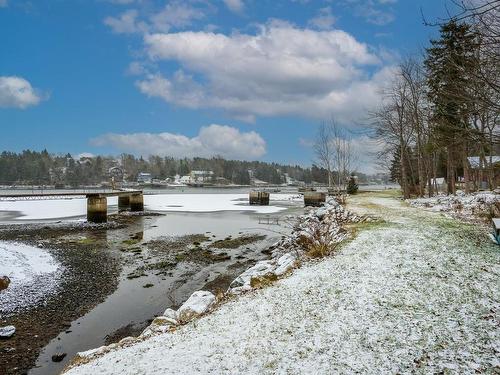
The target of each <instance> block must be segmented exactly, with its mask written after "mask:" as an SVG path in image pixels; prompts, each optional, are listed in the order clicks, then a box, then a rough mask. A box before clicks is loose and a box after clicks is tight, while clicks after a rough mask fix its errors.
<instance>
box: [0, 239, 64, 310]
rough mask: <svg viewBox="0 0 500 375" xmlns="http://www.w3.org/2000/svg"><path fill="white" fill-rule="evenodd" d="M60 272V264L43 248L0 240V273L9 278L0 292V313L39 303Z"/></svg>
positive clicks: (55, 283) (57, 279) (51, 288)
mask: <svg viewBox="0 0 500 375" xmlns="http://www.w3.org/2000/svg"><path fill="white" fill-rule="evenodd" d="M61 274H62V270H61V265H60V264H59V263H58V262H57V261H56V260H55V259H54V258H53V257H52V255H51V254H50V253H49V252H47V250H44V249H40V248H36V247H33V246H28V245H24V244H21V243H16V242H7V241H0V276H8V277H9V278H10V280H11V283H10V285H9V287H8V288H7V289H5V290H3V291H1V292H0V313H1V314H9V313H11V312H13V311H16V310H19V309H22V308H25V307H29V306H32V305H34V304H37V303H39V302H40V301H41V300H43V299H44V298H45V297H46V296H47V295H48V294H49V293H51V292H53V291H54V289H56V288H57V285H58V282H59V278H60V276H61Z"/></svg>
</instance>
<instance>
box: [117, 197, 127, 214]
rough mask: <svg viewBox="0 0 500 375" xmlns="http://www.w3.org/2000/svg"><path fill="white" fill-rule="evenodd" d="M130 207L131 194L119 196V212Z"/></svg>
mask: <svg viewBox="0 0 500 375" xmlns="http://www.w3.org/2000/svg"><path fill="white" fill-rule="evenodd" d="M129 208H130V195H119V196H118V212H122V211H127V210H128V209H129Z"/></svg>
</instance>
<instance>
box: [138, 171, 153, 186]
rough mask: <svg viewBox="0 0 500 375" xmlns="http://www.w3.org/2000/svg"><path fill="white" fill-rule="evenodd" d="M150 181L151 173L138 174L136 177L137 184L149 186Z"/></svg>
mask: <svg viewBox="0 0 500 375" xmlns="http://www.w3.org/2000/svg"><path fill="white" fill-rule="evenodd" d="M152 179H153V178H152V177H151V173H146V172H139V174H138V175H137V182H138V183H139V184H150V183H151V181H152Z"/></svg>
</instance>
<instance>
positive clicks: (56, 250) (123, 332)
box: [0, 211, 276, 374]
mask: <svg viewBox="0 0 500 375" xmlns="http://www.w3.org/2000/svg"><path fill="white" fill-rule="evenodd" d="M247 213H248V214H249V215H245V214H247ZM242 214H243V215H242ZM228 215H229V217H238V216H241V217H242V218H243V219H244V220H249V219H245V218H247V217H248V218H251V217H254V218H255V214H252V213H251V212H234V211H231V212H218V213H215V214H214V213H205V216H204V217H206V218H209V217H221V218H224V217H225V216H228ZM167 216H174V217H177V216H180V217H183V216H185V217H186V220H188V219H189V218H190V217H192V214H191V215H189V214H185V215H184V214H183V213H175V214H170V215H167ZM164 218H166V217H165V215H161V214H160V215H159V214H158V213H145V214H141V215H127V214H125V215H112V216H110V221H109V222H108V223H106V224H88V223H84V222H64V221H63V222H50V223H47V222H43V223H40V222H38V223H25V222H23V223H16V224H4V225H2V226H0V240H4V241H13V240H14V241H16V242H19V243H25V244H29V245H32V246H35V247H38V246H43V247H44V249H46V250H47V251H49V252H50V253H51V254H53V255H54V256H55V257H56V258H57V259H58V260H59V261H61V262H62V263H63V264H64V265H65V268H66V269H67V270H71V272H69V273H68V274H67V275H65V281H64V284H63V285H62V287H61V289H62V293H58V294H57V295H54V296H50V298H49V299H48V303H47V304H46V305H45V306H37V307H34V308H32V309H29V310H27V311H24V312H20V313H18V314H17V315H15V316H11V317H7V318H3V319H2V320H1V322H2V323H1V325H10V324H12V325H14V326H16V328H17V330H16V334H15V335H14V336H13V337H12V338H10V339H8V340H1V341H0V353H2V354H3V355H2V356H1V357H2V359H1V361H0V366H2V367H3V368H5V369H6V371H7V372H6V373H7V374H20V373H25V372H26V371H28V370H30V369H33V370H35V371H31V372H32V373H38V371H36V368H33V366H34V365H35V362H36V361H37V360H40V357H39V356H38V354H39V353H41V351H42V349H43V350H44V351H45V349H46V347H47V345H48V344H49V343H51V342H53V341H54V340H56V337H57V338H58V339H59V338H60V339H61V340H62V341H57V340H56V341H54V342H55V344H56V346H54V347H58V345H60V344H61V343H62V342H67V339H66V336H68V339H69V336H71V335H72V334H76V333H77V332H78V329H79V327H80V321H81V319H82V318H84V317H86V316H87V315H88V314H89V313H91V312H92V311H94V309H95V308H96V307H97V306H101V305H102V302H103V301H104V299H106V298H109V297H110V296H112V295H114V294H116V292H117V291H118V290H120V288H122V287H120V285H122V284H123V282H124V280H123V279H126V277H125V276H126V273H127V272H128V271H126V270H127V269H131V268H133V267H134V266H133V264H143V262H144V261H143V260H141V259H143V258H144V255H145V254H148V253H149V252H150V251H151V249H149V246H150V244H151V242H152V241H151V239H150V237H151V236H152V237H151V238H155V237H156V236H157V234H155V233H156V232H157V229H161V225H160V227H159V228H156V227H157V225H156V224H158V220H159V219H164ZM150 219H151V220H150ZM148 220H149V221H148ZM146 221H147V223H146ZM138 222H141V224H138V225H139V226H137V223H138ZM134 223H136V224H134ZM215 224H216V223H215ZM236 225H238V224H237V223H236ZM261 229H262V230H263V228H261ZM138 231H139V232H138ZM143 231H145V232H144V233H149V232H151V234H150V235H148V237H147V238H146V237H145V238H144V240H140V241H138V240H135V239H134V236H138V234H137V233H141V234H140V236H142V232H143ZM159 232H160V233H161V230H160V231H159ZM235 235H236V237H234V238H235V239H237V236H238V235H237V234H235ZM274 235H276V234H274ZM168 237H169V238H170V236H168ZM181 237H182V235H181ZM210 237H211V238H212V235H210ZM214 237H215V235H214ZM271 237H272V235H271ZM137 238H140V237H137ZM211 238H210V239H211ZM217 238H219V239H217ZM217 238H214V241H215V240H217V241H222V240H223V239H224V237H220V234H217ZM129 239H130V240H129ZM190 241H191V242H189V246H192V243H194V242H196V241H195V240H190ZM217 241H215V242H216V243H217ZM136 242H140V243H138V244H137V245H136ZM261 242H262V240H261V239H260V238H259V239H258V242H256V246H262V245H261ZM263 243H266V242H265V241H264V242H263ZM209 244H210V242H207V243H206V246H207V247H208V246H209ZM187 245H188V244H187ZM138 246H139V247H141V248H143V249H144V250H143V251H142V253H143V255H142V256H141V254H140V253H137V252H136V251H135V250H136V249H137V247H138ZM166 246H167V248H168V244H167V245H166ZM249 246H251V248H252V249H253V248H254V245H251V244H250V245H249ZM195 248H196V246H195ZM103 250H104V251H103ZM214 250H215V252H214V251H212V250H210V252H211V253H214V254H218V253H224V251H220V250H217V249H214ZM144 251H146V253H145V254H144ZM164 251H165V250H163V252H164ZM227 251H229V253H230V254H232V253H234V251H233V250H231V249H228V250H226V252H227ZM235 251H237V252H236V253H235V255H233V256H232V259H231V260H226V256H223V257H221V258H220V259H219V258H217V257H215V258H213V261H212V260H209V261H208V262H209V263H211V262H215V263H213V266H208V268H207V266H203V265H200V266H195V267H194V268H193V267H190V268H189V267H188V268H189V269H192V270H193V271H196V269H199V267H201V268H202V269H206V271H203V272H201V273H200V272H199V271H196V272H198V275H197V276H196V274H195V275H194V276H195V277H196V278H195V279H193V280H188V279H186V277H187V276H182V272H181V273H178V272H176V271H175V270H173V271H174V276H172V277H174V279H175V278H176V277H177V279H176V280H178V282H180V283H181V284H182V285H183V286H182V287H181V288H180V289H178V292H177V293H181V294H180V295H179V296H180V298H184V299H183V300H181V301H180V302H178V304H177V305H172V306H173V307H175V306H179V305H180V304H181V303H182V302H183V301H184V300H185V299H187V297H188V296H189V294H190V293H191V292H192V290H190V288H193V287H192V286H191V287H190V286H189V285H191V284H193V285H197V288H200V287H204V288H209V289H211V290H212V291H213V292H214V293H215V292H217V290H220V289H221V288H222V289H225V288H227V286H228V285H229V283H230V281H231V280H232V278H233V276H235V275H236V274H239V273H241V272H242V271H243V270H244V269H245V268H246V267H247V266H248V264H249V262H252V263H254V262H256V261H257V260H258V259H259V258H260V259H263V258H265V257H266V256H267V255H266V254H265V253H260V251H259V252H258V253H255V254H254V255H252V253H248V251H250V250H245V251H247V253H246V254H242V255H243V256H240V255H238V252H239V251H240V250H235ZM251 251H252V252H255V250H251ZM78 253H80V256H79V255H78ZM82 254H85V256H83V255H82ZM159 256H161V254H160V255H159ZM149 257H150V256H147V258H149ZM178 257H179V261H180V262H182V261H184V262H188V263H189V259H182V260H181V259H180V258H181V255H180V254H179V255H178ZM240 258H241V259H240ZM253 258H255V260H253V261H252V259H253ZM92 259H93V260H92ZM144 259H145V258H144ZM201 259H202V258H200V260H196V259H194V260H193V261H194V262H195V263H197V262H200V261H201ZM146 260H147V259H146ZM147 261H148V262H151V260H147ZM221 261H222V263H221ZM153 263H154V262H153ZM188 263H185V264H188ZM183 264H184V263H183ZM193 264H194V263H193ZM219 264H220V265H219ZM225 264H227V265H225ZM228 266H229V267H228ZM204 267H205V268H204ZM181 268H182V269H183V270H184V271H183V272H188V274H189V273H190V272H192V271H189V270H188V269H186V267H185V266H182V267H181ZM210 269H213V271H209V270H210ZM156 272H157V271H156ZM170 272H171V271H168V270H167V274H165V276H161V275H160V276H154V275H153V274H151V276H148V277H141V278H139V279H135V278H134V279H132V280H130V281H128V280H125V289H124V290H127V285H129V284H130V285H135V284H133V283H136V284H137V285H138V286H139V287H140V288H141V289H142V290H143V291H144V292H148V293H149V292H150V291H153V290H154V289H155V288H159V287H160V286H159V285H160V284H158V286H156V284H157V283H158V282H161V278H165V277H167V279H168V278H169V276H168V273H170ZM179 272H180V271H179ZM214 272H215V273H214ZM147 273H148V274H149V271H148V272H147ZM153 273H155V272H153ZM218 273H220V275H219V276H217V274H218ZM190 277H193V276H190ZM207 278H208V279H207ZM205 279H207V280H205ZM120 280H121V281H120ZM148 280H152V281H148ZM154 280H156V281H154ZM183 280H184V281H183ZM127 283H128V284H127ZM148 283H152V284H154V285H155V286H153V288H149V289H143V287H141V286H142V285H144V286H145V285H146V284H148ZM77 284H80V285H81V288H77V287H76V286H75V285H77ZM184 284H185V285H184ZM87 288H90V289H91V290H92V291H91V292H89V290H87ZM176 288H177V287H176ZM159 291H160V292H161V289H160V290H159ZM156 293H157V292H156ZM183 293H184V295H186V297H181V296H182V295H183ZM187 293H189V294H187ZM82 296H85V298H84V299H81V297H82ZM176 298H178V297H176ZM65 301H66V303H65ZM162 301H163V302H162ZM162 301H160V303H161V304H168V303H169V302H168V300H166V299H165V300H162ZM72 302H73V303H72ZM163 306H165V305H163ZM164 308H165V307H163V309H164ZM157 313H158V310H157V312H156V313H155V314H152V315H151V316H150V317H149V318H147V319H146V320H144V321H135V322H133V321H128V322H127V323H126V324H125V325H123V326H120V327H118V328H117V329H116V330H114V331H113V332H111V333H110V336H109V337H107V338H106V339H105V340H106V341H105V343H108V342H111V340H112V338H114V339H115V340H119V339H121V338H123V337H125V336H129V335H130V334H139V333H140V332H141V331H142V330H143V328H144V327H146V326H147V325H148V324H149V323H150V322H151V321H152V319H153V318H154V315H156V314H157ZM81 322H82V324H85V321H81ZM49 323H51V324H49ZM75 324H78V325H75ZM71 331H73V332H71ZM66 332H67V333H66ZM111 337H112V338H111ZM74 340H77V338H75V339H74ZM69 343H71V341H69ZM63 351H64V348H63ZM52 354H54V353H50V352H48V353H47V355H48V356H49V357H48V358H49V360H50V355H52ZM68 359H70V358H66V359H65V361H66V360H68ZM46 373H51V372H46Z"/></svg>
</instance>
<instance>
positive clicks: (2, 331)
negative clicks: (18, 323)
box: [0, 326, 16, 339]
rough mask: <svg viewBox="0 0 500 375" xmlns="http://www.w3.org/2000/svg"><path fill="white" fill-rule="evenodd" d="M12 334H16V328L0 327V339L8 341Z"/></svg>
mask: <svg viewBox="0 0 500 375" xmlns="http://www.w3.org/2000/svg"><path fill="white" fill-rule="evenodd" d="M14 333H16V327H14V326H5V327H0V339H8V338H10V337H12V336H13V335H14Z"/></svg>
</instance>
